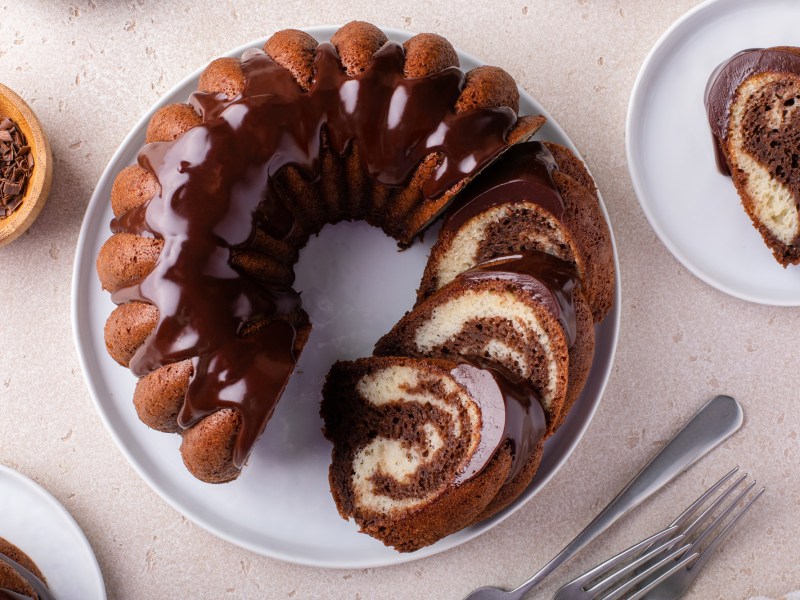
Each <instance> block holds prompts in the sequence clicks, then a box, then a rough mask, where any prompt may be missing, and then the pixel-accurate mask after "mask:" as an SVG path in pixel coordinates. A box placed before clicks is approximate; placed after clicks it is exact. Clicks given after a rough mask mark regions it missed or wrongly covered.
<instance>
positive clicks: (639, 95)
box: [626, 0, 800, 306]
mask: <svg viewBox="0 0 800 600" xmlns="http://www.w3.org/2000/svg"><path fill="white" fill-rule="evenodd" d="M798 23H800V2H797V0H760V1H759V2H753V1H752V0H709V1H708V2H705V3H703V4H701V5H699V6H697V7H696V8H694V9H693V10H691V11H689V12H688V13H686V14H685V15H684V16H683V17H681V18H680V19H679V20H678V21H677V22H675V24H674V25H672V27H670V28H669V29H668V30H667V32H666V33H665V34H664V35H663V36H662V37H661V39H660V40H659V41H658V42H657V43H656V45H655V46H654V47H653V49H652V50H651V51H650V54H649V55H648V56H647V58H646V59H645V61H644V64H643V65H642V68H641V70H640V71H639V76H638V77H637V78H636V83H635V84H634V86H633V92H632V95H631V101H630V105H629V107H628V120H627V125H626V146H627V153H628V168H629V169H630V173H631V179H632V180H633V187H634V189H635V190H636V195H637V196H638V198H639V203H640V204H641V205H642V209H643V210H644V213H645V215H647V219H648V221H650V224H651V225H652V227H653V229H654V230H655V232H656V234H658V237H660V238H661V241H662V242H664V245H666V246H667V248H669V250H670V251H671V252H672V254H674V255H675V257H676V258H677V259H678V260H679V261H680V262H682V263H683V264H684V265H685V266H686V268H687V269H689V270H690V271H691V272H692V273H694V274H695V275H696V276H697V277H699V278H700V279H702V280H703V281H705V282H706V283H708V284H709V285H712V286H714V287H716V288H717V289H719V290H721V291H723V292H725V293H728V294H730V295H732V296H736V297H738V298H742V299H744V300H750V301H751V302H760V303H763V304H776V305H782V306H797V305H800V268H798V267H789V268H788V269H784V268H783V267H781V266H780V265H779V264H778V263H777V262H776V261H775V260H774V259H773V258H772V254H771V252H770V251H769V250H768V249H767V247H766V246H765V245H764V242H763V241H762V239H761V236H760V235H759V234H758V232H757V231H756V230H755V228H754V227H753V226H752V224H751V223H750V219H749V218H748V217H747V215H746V214H745V212H744V209H743V208H742V206H741V203H740V201H739V196H738V195H737V194H736V190H735V189H734V187H733V183H732V182H731V180H730V178H729V177H725V176H724V175H722V174H720V173H719V172H718V171H717V167H716V163H715V160H714V150H713V146H712V140H711V132H710V130H709V127H708V120H707V118H706V111H705V106H704V104H703V92H704V90H705V86H706V82H707V81H708V78H709V76H710V75H711V72H712V71H713V70H714V68H716V66H717V65H719V64H720V63H721V62H722V61H724V60H726V59H728V58H730V56H732V55H733V54H735V53H736V52H738V51H740V50H744V49H746V48H761V47H769V46H800V28H798Z"/></svg>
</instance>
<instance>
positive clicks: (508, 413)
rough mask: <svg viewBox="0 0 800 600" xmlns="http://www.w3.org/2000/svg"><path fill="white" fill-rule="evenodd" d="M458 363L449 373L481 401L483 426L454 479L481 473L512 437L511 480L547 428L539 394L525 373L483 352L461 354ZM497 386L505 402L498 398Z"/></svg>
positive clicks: (523, 464)
mask: <svg viewBox="0 0 800 600" xmlns="http://www.w3.org/2000/svg"><path fill="white" fill-rule="evenodd" d="M459 363H461V364H459V365H458V366H457V367H456V368H455V369H453V370H452V371H450V373H451V374H452V375H453V378H454V379H455V380H456V381H458V382H459V383H461V384H462V385H463V386H464V387H465V388H467V390H469V391H470V393H471V394H472V396H473V398H476V399H477V400H478V402H479V403H480V407H481V418H482V419H483V427H482V430H481V444H480V445H479V446H478V450H477V451H476V452H475V453H474V454H473V457H472V459H471V460H470V461H469V463H468V464H467V465H466V466H465V467H464V469H462V471H461V472H460V473H459V475H458V476H457V477H456V480H455V483H457V484H458V483H462V482H464V481H467V480H468V479H470V478H472V477H474V476H475V475H476V474H478V473H479V472H480V471H481V470H482V469H483V468H484V467H485V466H486V465H487V464H488V463H489V460H490V459H491V458H492V457H493V456H494V454H495V452H497V450H498V448H499V447H500V445H501V443H502V441H503V440H511V444H512V451H513V458H512V462H511V469H510V470H509V472H508V476H507V477H506V481H507V482H508V481H511V480H512V479H514V478H515V477H516V476H517V475H519V474H520V472H522V469H523V468H524V467H525V465H526V464H527V463H528V459H529V458H530V457H531V454H532V453H533V452H534V450H535V449H536V446H537V445H538V443H539V441H540V440H541V439H542V438H543V437H544V434H545V431H546V430H547V423H546V420H545V415H544V409H543V408H542V405H541V401H540V400H539V396H538V395H537V394H536V392H535V391H534V389H533V388H532V387H531V385H530V383H529V382H528V381H527V380H526V379H525V378H524V377H520V376H519V375H517V374H516V373H513V372H512V371H509V370H508V369H506V368H504V367H503V366H501V365H496V364H494V363H491V362H489V361H487V360H486V359H484V358H482V357H480V356H462V357H460V358H459ZM498 389H499V391H500V394H501V395H502V398H503V403H502V404H499V403H498V402H497V401H496V400H495V398H496V394H497V390H498ZM501 428H502V429H501ZM498 433H500V435H498ZM484 436H486V443H484Z"/></svg>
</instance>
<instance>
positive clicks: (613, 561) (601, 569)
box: [568, 525, 683, 590]
mask: <svg viewBox="0 0 800 600" xmlns="http://www.w3.org/2000/svg"><path fill="white" fill-rule="evenodd" d="M677 529H678V528H677V526H674V525H671V526H669V527H667V528H666V529H664V530H663V531H659V532H658V533H656V534H654V535H651V536H650V537H649V538H647V539H646V540H642V541H641V542H639V543H638V544H634V545H633V546H631V547H630V548H628V549H627V550H623V551H622V552H620V553H619V554H617V555H616V556H612V557H611V558H609V559H608V560H607V561H605V562H604V563H602V564H599V565H597V566H596V567H595V568H594V569H592V570H591V571H588V572H586V573H584V574H583V575H581V576H580V577H578V578H576V579H573V580H572V581H570V582H569V584H568V585H570V586H573V585H577V584H578V583H580V585H581V587H582V586H583V585H585V584H586V583H589V582H591V581H593V580H594V579H596V578H598V577H599V576H600V575H603V574H604V573H605V572H606V571H608V570H609V569H612V568H614V567H616V566H617V565H618V564H620V563H621V562H623V561H625V560H626V559H628V558H630V557H631V556H634V555H635V554H636V553H637V552H639V551H640V550H642V549H643V548H646V547H647V546H649V545H650V544H654V543H656V542H658V541H660V540H662V539H664V538H665V537H669V536H670V535H672V534H673V533H675V531H676V530H677ZM681 537H683V536H681ZM596 587H597V586H596V585H595V586H593V587H591V588H589V590H594V589H595V588H596Z"/></svg>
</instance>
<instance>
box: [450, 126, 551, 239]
mask: <svg viewBox="0 0 800 600" xmlns="http://www.w3.org/2000/svg"><path fill="white" fill-rule="evenodd" d="M556 169H558V165H557V164H556V160H555V158H553V155H552V154H551V152H550V150H548V149H547V146H545V145H544V144H543V143H542V142H525V143H522V144H515V145H514V146H512V147H511V148H509V149H508V150H507V151H506V153H505V154H503V160H501V161H497V162H495V163H493V164H491V165H490V166H489V167H487V168H486V170H485V171H483V172H482V173H481V174H480V175H478V176H477V177H476V178H475V179H474V180H473V181H471V182H470V183H469V185H468V186H467V187H466V188H465V189H464V191H463V192H461V193H460V194H459V195H458V196H457V197H456V200H455V201H454V202H453V204H451V205H450V208H449V209H448V210H447V213H446V215H445V220H444V224H443V225H442V230H443V231H450V232H455V231H458V229H459V228H460V227H461V226H462V225H464V223H466V222H467V221H469V220H470V219H471V218H473V217H474V216H476V215H479V214H480V213H482V212H484V211H486V210H488V209H489V208H491V207H493V206H497V205H500V204H511V203H519V202H533V203H535V204H538V205H539V206H541V207H542V208H544V209H545V210H547V211H548V212H550V213H551V214H552V215H553V216H554V217H555V218H556V219H561V217H562V216H563V215H564V199H563V198H562V197H561V193H560V192H559V191H558V186H556V183H555V181H553V171H555V170H556Z"/></svg>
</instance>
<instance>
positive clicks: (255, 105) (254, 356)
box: [97, 22, 544, 483]
mask: <svg viewBox="0 0 800 600" xmlns="http://www.w3.org/2000/svg"><path fill="white" fill-rule="evenodd" d="M518 104H519V97H518V91H517V88H516V85H515V83H514V80H513V79H512V78H511V77H510V76H509V75H508V74H507V73H505V72H504V71H502V70H501V69H498V68H494V67H479V68H477V69H473V70H471V71H469V72H467V73H464V72H463V71H461V70H460V69H459V68H458V57H457V55H456V53H455V51H454V50H453V48H452V46H451V45H450V44H449V43H448V42H447V41H446V40H445V39H444V38H442V37H440V36H437V35H433V34H420V35H417V36H414V37H412V38H411V39H409V40H408V41H406V42H405V43H404V44H402V45H401V44H398V43H394V42H389V41H387V38H386V36H385V35H384V33H383V32H382V31H381V30H380V29H378V28H376V27H375V26H373V25H370V24H368V23H363V22H352V23H349V24H348V25H345V26H344V27H342V28H341V29H339V30H338V31H337V32H336V33H335V34H334V36H333V37H332V38H331V41H330V43H318V42H317V41H316V40H315V39H314V38H313V37H311V36H310V35H308V34H306V33H304V32H301V31H296V30H285V31H281V32H278V33H276V34H275V35H273V36H272V37H271V38H270V39H269V40H268V41H267V42H266V44H265V45H264V49H263V50H258V49H251V50H248V51H246V52H245V53H244V54H243V56H242V57H241V59H238V58H221V59H219V60H216V61H214V62H212V63H211V64H210V65H209V66H208V67H207V68H206V70H205V71H204V72H203V74H202V76H201V77H200V82H199V90H198V92H196V93H194V94H192V96H191V97H190V98H189V99H188V102H187V103H184V104H173V105H169V106H166V107H164V108H162V109H160V110H159V111H158V112H156V113H155V115H154V116H153V117H152V119H151V121H150V123H149V126H148V127H147V135H146V142H147V144H146V145H145V146H144V148H143V149H142V150H141V152H140V154H139V157H138V164H136V165H132V166H130V167H128V168H126V169H124V170H123V171H121V172H120V173H119V174H118V176H117V178H116V180H115V182H114V186H113V190H112V193H111V205H112V208H113V212H114V216H115V218H114V220H113V222H112V225H111V228H112V232H113V235H112V236H111V237H110V238H109V240H108V241H107V242H106V243H105V244H104V246H103V247H102V249H101V250H100V252H99V255H98V259H97V271H98V275H99V278H100V281H101V283H102V286H103V288H104V289H106V290H109V291H110V292H112V300H113V301H114V302H115V303H116V304H117V305H118V307H117V308H116V309H115V310H114V312H113V313H112V314H111V316H110V317H109V319H108V322H107V324H106V328H105V338H106V345H107V347H108V350H109V353H110V355H111V356H112V357H113V358H114V359H115V360H117V361H118V362H119V363H120V364H122V365H125V366H129V367H130V369H131V372H133V374H134V375H136V376H137V377H139V378H140V379H139V382H138V384H137V387H136V393H135V399H134V404H135V406H136V409H137V412H138V414H139V416H140V417H141V419H142V420H143V421H144V422H145V423H147V424H148V425H150V426H152V427H155V428H157V429H160V430H163V431H172V432H179V433H180V434H181V435H182V437H183V441H182V445H181V453H182V455H183V459H184V462H185V464H186V466H187V468H188V469H189V471H190V472H191V473H192V474H193V475H195V476H196V477H198V478H199V479H202V480H204V481H208V482H214V483H218V482H224V481H230V480H232V479H234V478H236V477H237V476H238V474H239V472H240V470H241V468H242V466H243V465H244V463H245V461H246V459H247V457H248V455H249V453H250V451H251V449H252V447H253V444H254V443H255V441H256V439H257V438H258V437H259V435H260V434H261V433H262V432H263V430H264V428H265V427H266V423H267V421H268V420H269V418H270V416H271V415H272V412H273V410H274V407H275V404H276V402H277V401H278V399H279V398H280V396H281V393H282V391H283V389H284V387H285V385H286V383H287V380H288V378H289V377H290V375H291V373H292V371H293V369H294V365H295V364H296V361H297V358H298V356H299V354H300V352H301V351H302V348H303V346H304V344H305V341H306V339H307V336H308V333H309V330H310V324H309V322H308V317H307V315H306V313H305V312H304V311H303V309H302V306H301V303H300V299H299V295H298V294H297V293H296V292H294V291H293V290H292V289H291V287H290V286H291V284H292V281H293V271H292V270H293V265H294V262H295V261H296V260H297V256H298V251H299V249H300V248H301V247H302V246H303V245H304V244H305V243H306V241H307V239H308V237H309V236H310V235H312V234H314V233H316V232H318V231H319V230H320V229H321V227H323V226H324V225H325V224H327V223H333V222H336V221H339V220H342V219H347V220H354V219H365V220H366V221H367V222H369V223H371V224H372V225H375V226H377V227H380V228H382V229H383V230H384V231H385V232H386V233H387V234H388V235H390V236H392V237H393V238H395V239H396V240H397V241H398V244H399V245H400V246H401V247H405V246H408V245H409V244H411V243H412V241H413V240H414V238H415V236H417V235H418V234H419V233H420V232H421V231H423V230H424V229H425V228H426V227H427V226H428V225H429V224H430V223H431V222H432V221H433V220H434V219H435V218H436V217H437V216H438V215H439V214H440V213H441V212H442V211H443V210H444V209H445V208H446V207H447V206H448V204H449V203H450V202H451V200H452V198H453V197H454V196H455V195H456V193H458V192H459V191H460V190H461V189H462V188H463V187H464V186H465V185H466V184H467V183H468V182H469V181H470V180H471V179H472V178H473V177H474V176H475V175H476V174H477V173H479V172H480V171H481V170H483V169H484V168H485V167H487V166H488V165H489V164H491V163H492V162H493V161H495V160H496V159H498V157H500V156H501V155H502V154H503V153H504V152H505V151H506V150H507V149H508V148H509V147H510V146H511V145H512V144H515V143H517V142H523V141H525V140H526V139H527V138H528V137H530V136H531V135H532V134H533V133H534V132H535V131H536V130H537V129H538V128H539V127H540V126H541V125H542V124H543V122H544V119H543V118H542V117H518V116H517V111H518Z"/></svg>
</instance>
